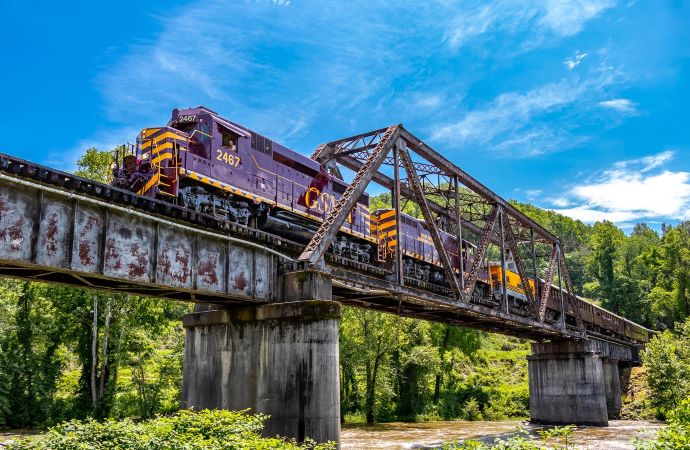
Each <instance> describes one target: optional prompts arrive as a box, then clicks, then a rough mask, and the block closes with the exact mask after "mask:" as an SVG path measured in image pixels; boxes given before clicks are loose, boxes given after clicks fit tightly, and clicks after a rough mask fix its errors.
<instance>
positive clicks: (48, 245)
mask: <svg viewBox="0 0 690 450" xmlns="http://www.w3.org/2000/svg"><path fill="white" fill-rule="evenodd" d="M57 234H58V217H57V214H56V213H52V214H51V215H50V219H48V226H47V228H46V232H45V234H44V235H43V242H42V244H43V246H44V247H45V249H46V252H47V253H48V256H53V255H55V252H56V251H57V248H58V241H57V239H56V235H57Z"/></svg>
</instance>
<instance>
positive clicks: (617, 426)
mask: <svg viewBox="0 0 690 450" xmlns="http://www.w3.org/2000/svg"><path fill="white" fill-rule="evenodd" d="M661 426H663V425H662V424H658V423H654V422H645V421H633V420H612V421H610V422H609V426H608V428H601V427H578V428H577V429H576V430H575V432H574V433H573V436H572V437H571V438H569V442H573V443H574V444H575V446H576V447H577V448H580V449H595V450H596V449H602V450H603V449H605V450H619V449H632V448H634V447H633V445H632V442H631V441H632V439H633V438H635V437H640V438H652V437H654V435H655V434H656V430H658V429H659V428H660V427H661ZM518 427H524V428H526V429H528V430H530V432H531V433H532V434H533V435H534V436H535V439H538V436H537V435H536V431H537V430H538V429H540V427H537V426H532V425H528V424H525V423H524V422H519V421H501V422H462V421H457V422H429V423H399V422H396V423H384V424H376V425H372V426H367V425H345V426H344V427H343V429H342V431H341V443H342V448H343V449H344V450H345V449H347V450H355V449H376V448H385V449H418V448H419V449H421V448H434V447H438V446H440V445H441V444H443V443H448V442H458V441H460V440H463V439H467V438H472V439H477V440H481V441H484V442H491V441H492V440H493V439H495V438H501V439H508V438H510V437H513V436H515V435H516V433H517V431H518Z"/></svg>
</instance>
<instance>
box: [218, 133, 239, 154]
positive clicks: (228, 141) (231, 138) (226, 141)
mask: <svg viewBox="0 0 690 450" xmlns="http://www.w3.org/2000/svg"><path fill="white" fill-rule="evenodd" d="M221 135H222V136H223V142H222V145H223V147H225V148H227V149H228V150H230V151H233V152H236V151H237V136H235V135H234V134H232V133H228V132H227V131H225V130H223V132H222V133H221Z"/></svg>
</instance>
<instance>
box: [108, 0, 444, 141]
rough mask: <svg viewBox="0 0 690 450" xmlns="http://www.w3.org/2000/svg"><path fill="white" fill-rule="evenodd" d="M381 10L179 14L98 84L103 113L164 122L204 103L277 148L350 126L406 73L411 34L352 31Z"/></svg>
mask: <svg viewBox="0 0 690 450" xmlns="http://www.w3.org/2000/svg"><path fill="white" fill-rule="evenodd" d="M279 6H280V7H279ZM286 6H289V8H286ZM378 8H379V6H378V5H375V4H371V3H370V2H364V1H362V2H358V4H357V6H352V5H350V4H343V3H341V2H324V3H313V4H309V5H304V4H298V3H295V2H288V1H287V0H269V1H266V0H264V1H254V2H231V3H228V2H224V1H222V0H209V1H203V2H202V1H197V2H195V3H192V4H191V5H188V6H186V7H185V8H183V9H180V10H179V11H174V10H173V11H171V12H170V14H167V17H166V18H165V19H162V24H161V28H162V31H161V32H160V33H159V35H158V36H156V37H155V39H154V40H153V41H152V42H145V43H142V44H139V45H137V46H135V47H132V48H131V51H130V52H129V53H128V54H127V55H126V56H124V57H123V58H122V59H121V60H119V61H118V62H117V63H116V64H115V65H113V66H111V67H108V68H106V70H105V71H104V73H103V74H102V75H101V76H100V77H99V79H98V84H99V87H100V88H101V91H102V94H103V96H104V99H105V103H106V105H105V109H106V113H107V115H108V117H109V118H110V119H112V120H114V121H116V120H120V119H121V118H122V117H127V118H128V120H129V121H130V122H138V123H141V122H143V121H146V120H155V121H156V122H155V123H160V122H161V121H162V120H165V119H166V118H167V115H168V114H169V111H170V109H171V108H172V107H179V106H196V105H199V104H206V105H207V106H209V107H211V108H212V109H215V110H218V111H219V112H220V113H222V114H225V115H227V116H229V117H231V118H234V119H236V120H239V121H242V122H243V123H247V124H249V125H251V126H252V127H254V128H256V129H257V130H258V131H261V132H263V133H265V134H267V135H268V136H270V137H271V138H273V139H277V140H289V139H290V138H293V140H295V139H296V138H297V137H300V136H301V135H302V134H303V133H304V132H305V131H306V130H308V129H309V128H310V127H311V126H313V124H314V122H316V121H318V120H325V119H324V118H326V117H328V119H329V120H331V121H333V120H338V121H341V122H345V121H346V120H348V115H349V114H350V113H351V112H352V111H353V110H358V108H360V107H361V104H362V102H364V101H366V100H368V99H370V98H372V97H373V96H375V95H376V94H377V93H379V92H380V91H381V90H383V89H387V88H388V86H389V82H390V80H392V79H394V78H395V77H396V76H400V74H401V73H404V72H405V71H406V70H408V66H407V65H406V64H405V63H404V61H403V60H402V57H401V56H399V54H398V52H396V49H394V48H393V47H394V46H395V45H398V46H400V45H402V44H399V43H400V42H401V41H403V40H404V39H403V36H404V35H405V33H406V32H409V28H404V27H399V26H397V25H398V24H396V26H395V27H393V26H391V23H389V22H387V21H369V22H367V25H366V26H357V31H356V32H353V25H355V24H356V25H361V21H362V18H363V17H374V16H376V14H378V13H380V11H378ZM175 13H177V14H175ZM400 13H401V14H403V13H407V11H405V9H404V8H402V9H401V12H400ZM420 20H421V19H420ZM424 20H428V18H427V19H424ZM228 24H243V25H242V26H240V25H238V26H229V25H228ZM427 25H428V27H427V29H432V28H433V25H430V24H428V23H427V22H424V26H427ZM438 26H439V27H440V25H438ZM420 27H421V25H420ZM439 32H440V31H439ZM417 42H418V41H417ZM410 43H412V40H410ZM439 45H440V44H439ZM398 49H399V47H398ZM413 50H414V51H417V52H422V51H423V49H422V48H419V47H417V48H416V49H413ZM406 54H407V55H408V56H411V57H414V53H412V54H410V53H409V52H407V53H406ZM134 68H135V70H133V69H134ZM433 101H434V100H433V99H430V100H428V101H427V106H433ZM288 143H289V142H288ZM307 150H308V149H307Z"/></svg>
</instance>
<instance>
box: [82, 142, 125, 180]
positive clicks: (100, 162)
mask: <svg viewBox="0 0 690 450" xmlns="http://www.w3.org/2000/svg"><path fill="white" fill-rule="evenodd" d="M113 162H115V154H114V151H108V150H98V149H97V148H95V147H92V148H90V149H88V150H86V153H84V154H83V155H82V156H81V158H79V160H78V161H77V167H78V168H77V170H75V171H74V174H75V175H77V176H80V177H84V178H88V179H90V180H94V181H99V182H101V183H107V182H108V181H110V178H111V177H112V171H111V169H110V166H111V165H112V163H113Z"/></svg>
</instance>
